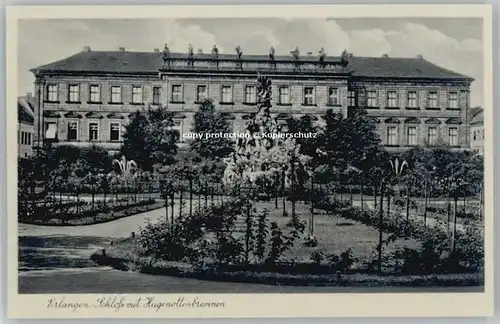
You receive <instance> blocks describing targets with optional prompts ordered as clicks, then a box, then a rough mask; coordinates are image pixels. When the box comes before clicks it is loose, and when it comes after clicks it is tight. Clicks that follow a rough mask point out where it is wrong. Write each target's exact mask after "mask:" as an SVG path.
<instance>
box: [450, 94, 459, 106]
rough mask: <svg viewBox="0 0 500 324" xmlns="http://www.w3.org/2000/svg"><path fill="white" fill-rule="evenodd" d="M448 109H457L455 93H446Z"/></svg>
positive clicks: (456, 95)
mask: <svg viewBox="0 0 500 324" xmlns="http://www.w3.org/2000/svg"><path fill="white" fill-rule="evenodd" d="M448 108H451V109H457V108H458V94H457V93H456V92H448Z"/></svg>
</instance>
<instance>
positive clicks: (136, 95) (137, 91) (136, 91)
mask: <svg viewBox="0 0 500 324" xmlns="http://www.w3.org/2000/svg"><path fill="white" fill-rule="evenodd" d="M132 103H134V104H141V103H142V87H141V86H132Z"/></svg>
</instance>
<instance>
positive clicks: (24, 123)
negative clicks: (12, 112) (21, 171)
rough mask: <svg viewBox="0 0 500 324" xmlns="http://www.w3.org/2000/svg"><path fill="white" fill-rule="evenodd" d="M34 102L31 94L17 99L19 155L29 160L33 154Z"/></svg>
mask: <svg viewBox="0 0 500 324" xmlns="http://www.w3.org/2000/svg"><path fill="white" fill-rule="evenodd" d="M34 133H35V127H34V100H33V97H32V96H31V94H30V93H28V94H27V95H26V96H25V97H19V98H18V99H17V155H18V157H22V158H27V157H29V156H31V155H32V154H33V150H32V145H33V139H34Z"/></svg>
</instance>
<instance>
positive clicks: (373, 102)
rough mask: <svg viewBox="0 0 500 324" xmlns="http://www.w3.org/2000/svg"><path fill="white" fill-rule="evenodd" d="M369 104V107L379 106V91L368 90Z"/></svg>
mask: <svg viewBox="0 0 500 324" xmlns="http://www.w3.org/2000/svg"><path fill="white" fill-rule="evenodd" d="M367 98H368V100H367V103H366V104H367V106H368V107H377V106H378V105H377V91H373V90H372V91H368V94H367Z"/></svg>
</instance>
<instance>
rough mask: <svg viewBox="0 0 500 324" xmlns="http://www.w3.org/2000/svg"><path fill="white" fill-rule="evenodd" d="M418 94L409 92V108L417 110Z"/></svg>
mask: <svg viewBox="0 0 500 324" xmlns="http://www.w3.org/2000/svg"><path fill="white" fill-rule="evenodd" d="M417 107H418V103H417V92H416V91H408V108H417Z"/></svg>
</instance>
